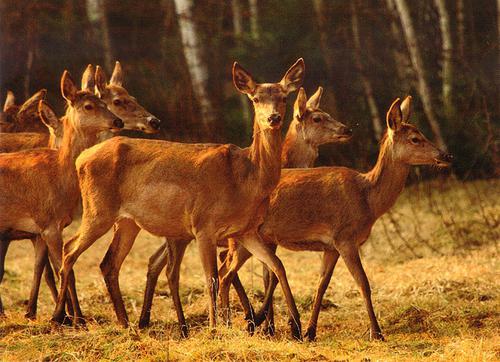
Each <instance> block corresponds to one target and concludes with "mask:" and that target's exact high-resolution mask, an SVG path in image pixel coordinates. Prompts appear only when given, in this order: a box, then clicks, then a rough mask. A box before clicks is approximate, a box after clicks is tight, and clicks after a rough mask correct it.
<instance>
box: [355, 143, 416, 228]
mask: <svg viewBox="0 0 500 362" xmlns="http://www.w3.org/2000/svg"><path fill="white" fill-rule="evenodd" d="M393 156H394V155H393V149H392V143H391V140H390V139H389V138H387V137H386V139H385V140H384V141H383V144H382V146H381V148H380V152H379V156H378V159H377V163H376V164H375V167H373V169H372V170H371V171H369V172H368V173H366V174H365V177H366V179H367V180H368V185H369V186H368V193H367V196H368V204H369V206H370V209H371V211H372V213H373V215H374V216H375V218H378V217H380V216H381V215H383V214H384V213H385V212H387V211H388V210H389V209H390V208H391V207H392V206H393V205H394V203H395V202H396V200H397V198H398V196H399V194H400V193H401V191H403V188H404V186H405V183H406V178H407V177H408V173H409V171H410V167H409V166H408V165H407V164H405V163H403V162H401V161H398V160H396V159H395V158H394V157H393Z"/></svg>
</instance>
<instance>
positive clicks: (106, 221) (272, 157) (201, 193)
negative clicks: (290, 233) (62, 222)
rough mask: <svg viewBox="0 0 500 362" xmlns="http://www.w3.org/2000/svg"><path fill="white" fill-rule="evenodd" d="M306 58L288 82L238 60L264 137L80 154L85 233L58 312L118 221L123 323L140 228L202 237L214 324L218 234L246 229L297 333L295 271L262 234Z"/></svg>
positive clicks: (72, 257)
mask: <svg viewBox="0 0 500 362" xmlns="http://www.w3.org/2000/svg"><path fill="white" fill-rule="evenodd" d="M304 68H305V67H304V62H303V60H302V59H299V60H298V61H297V62H296V63H295V64H294V65H293V66H292V67H291V68H290V69H289V70H288V71H287V72H286V74H285V76H284V77H283V79H282V80H281V81H280V82H279V83H263V84H258V83H256V82H255V81H254V79H253V78H252V76H251V75H250V73H248V72H247V71H246V70H244V69H243V68H242V67H241V66H240V65H239V64H238V63H235V64H234V66H233V81H234V85H235V86H236V88H237V89H238V90H239V91H240V92H242V93H245V94H247V95H248V97H249V98H250V99H252V101H253V104H254V109H255V119H254V139H253V143H252V145H251V146H250V147H249V148H246V149H240V148H238V147H236V146H234V145H217V144H182V143H174V142H166V141H155V140H136V139H128V138H124V137H116V138H113V139H111V140H108V141H106V142H103V143H102V144H101V145H98V146H96V147H93V148H91V149H89V150H87V151H85V152H83V153H82V155H81V156H80V157H79V158H78V160H77V163H76V165H77V170H78V175H79V182H80V188H81V190H82V201H83V217H82V223H81V226H80V229H79V232H78V233H77V235H76V236H74V237H73V238H72V239H70V240H69V241H67V242H66V243H65V245H64V260H63V265H62V269H61V289H60V294H59V299H58V305H57V308H56V310H55V312H54V315H53V320H55V321H58V322H60V321H62V318H63V316H64V299H65V297H66V296H65V291H66V287H67V285H68V276H69V273H70V272H71V271H72V268H73V265H74V263H75V262H76V260H77V258H78V257H79V255H80V254H81V253H82V252H84V251H85V250H86V249H87V248H89V247H90V245H92V244H93V243H94V242H95V240H97V239H98V238H99V237H101V236H102V235H104V233H106V232H107V231H108V230H109V229H110V228H111V226H113V224H115V223H116V226H115V235H114V237H113V241H112V244H111V246H110V248H109V250H108V252H107V253H106V256H105V257H104V260H103V262H102V263H101V270H102V272H103V274H104V278H105V280H106V285H107V288H108V291H109V293H110V295H111V299H112V301H113V304H114V307H115V311H117V315H118V320H119V322H120V323H121V324H122V325H124V326H126V325H127V324H128V318H127V313H126V310H125V307H124V305H123V300H122V298H121V293H120V289H119V283H118V275H119V270H120V267H121V264H122V262H123V260H124V258H125V257H126V255H127V254H128V252H129V251H130V248H131V246H132V244H133V242H134V240H135V237H136V235H137V233H138V232H139V230H140V229H145V230H147V231H149V232H150V233H152V234H155V235H161V236H165V237H167V238H169V239H171V240H172V241H173V242H179V243H184V242H186V240H191V239H193V238H195V239H196V240H197V241H198V247H199V249H200V257H201V259H202V264H203V268H204V270H205V276H206V283H207V289H208V291H209V295H210V302H211V308H210V310H209V315H210V326H211V327H212V328H214V327H215V325H216V312H217V309H216V297H217V290H218V275H217V258H216V246H217V241H218V240H221V239H225V238H227V237H229V236H233V235H239V236H240V240H241V242H242V243H243V245H245V247H246V248H248V249H249V250H250V252H252V253H254V254H255V255H256V256H257V257H258V258H259V259H261V260H263V261H264V262H266V263H267V264H268V265H270V267H271V269H272V270H273V271H274V272H275V273H276V274H277V275H278V278H279V281H280V284H281V285H282V287H283V290H284V294H285V295H286V299H287V303H288V307H289V311H290V314H291V318H292V319H293V320H295V322H296V323H295V330H294V332H295V337H297V338H300V336H301V335H300V320H299V314H298V311H297V308H296V306H295V302H294V300H293V296H292V293H291V291H290V287H289V286H288V282H287V280H286V274H285V270H284V268H283V265H282V264H281V262H280V261H279V259H278V258H277V257H276V256H275V255H273V254H272V253H270V252H268V250H267V249H266V248H265V247H264V245H263V244H262V242H261V240H260V239H259V238H258V236H257V227H258V225H259V224H260V223H261V222H262V220H263V216H264V213H265V212H266V209H267V206H268V198H269V195H270V194H271V192H272V190H273V189H274V187H275V186H276V184H277V182H278V180H279V175H280V172H281V167H280V154H281V133H280V132H281V124H282V119H283V116H284V113H285V105H286V99H287V96H288V94H289V93H291V92H293V91H294V90H296V89H298V88H299V86H300V85H301V83H302V79H303V75H304Z"/></svg>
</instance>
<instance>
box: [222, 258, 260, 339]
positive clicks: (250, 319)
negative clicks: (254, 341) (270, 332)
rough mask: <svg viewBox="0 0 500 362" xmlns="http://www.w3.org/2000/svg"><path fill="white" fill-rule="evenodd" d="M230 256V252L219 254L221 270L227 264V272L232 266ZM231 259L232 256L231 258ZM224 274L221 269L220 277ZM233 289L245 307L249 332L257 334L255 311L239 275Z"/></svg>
mask: <svg viewBox="0 0 500 362" xmlns="http://www.w3.org/2000/svg"><path fill="white" fill-rule="evenodd" d="M228 254H229V250H227V249H226V250H224V251H221V252H220V253H219V260H220V262H221V268H222V267H223V265H224V264H225V263H227V265H226V266H225V267H226V271H227V268H228V267H229V265H230V264H231V261H230V260H231V259H227V257H228ZM230 258H231V256H230ZM224 273H225V272H224ZM224 273H221V269H219V275H224ZM232 284H233V287H234V289H235V290H236V293H237V294H238V298H239V300H240V304H241V306H242V307H243V311H244V313H245V320H246V321H247V331H248V333H249V334H250V335H253V333H254V332H255V320H254V318H255V311H254V309H253V307H252V305H251V303H250V300H249V299H248V295H247V293H246V292H245V288H244V287H243V284H242V283H241V280H240V278H239V276H238V274H235V275H234V277H233V281H232Z"/></svg>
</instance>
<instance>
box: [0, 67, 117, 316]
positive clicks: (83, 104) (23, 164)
mask: <svg viewBox="0 0 500 362" xmlns="http://www.w3.org/2000/svg"><path fill="white" fill-rule="evenodd" d="M61 89H62V93H63V96H64V97H65V98H66V99H67V100H68V108H67V112H66V116H65V117H64V118H63V123H64V135H63V140H62V145H61V147H60V149H59V150H54V149H48V148H42V149H37V150H28V151H21V152H15V153H8V154H1V155H0V170H1V172H0V209H2V210H6V209H8V210H9V212H8V213H1V214H0V232H4V231H9V230H12V231H19V232H27V233H32V234H38V235H40V237H41V238H42V239H43V241H44V242H45V243H46V245H47V246H48V248H49V252H50V255H51V259H52V261H53V262H54V263H56V267H57V268H59V267H60V263H61V253H62V239H61V232H62V229H63V228H64V227H65V226H66V225H67V224H68V223H69V222H70V220H71V218H72V216H73V211H74V209H75V207H76V206H77V204H78V199H79V188H78V182H77V177H76V170H75V167H74V162H75V159H76V157H77V156H78V155H79V154H80V152H81V151H82V150H83V149H85V148H87V147H89V146H91V145H93V144H95V143H96V142H97V134H98V133H99V132H102V131H103V130H107V129H111V128H114V127H115V125H116V116H115V115H114V114H112V113H111V112H110V111H109V110H108V109H107V108H106V105H105V104H104V103H102V102H101V101H100V100H99V99H98V98H97V97H96V96H95V95H93V94H91V93H89V92H87V91H77V89H76V87H75V86H74V83H73V81H72V80H71V78H70V77H69V74H68V73H67V72H65V73H64V74H63V77H62V79H61ZM40 107H41V108H42V109H43V108H44V107H45V105H44V103H43V102H41V103H40ZM72 284H73V283H72ZM70 292H71V295H72V299H73V303H74V305H77V301H76V293H75V289H74V285H72V287H71V290H70ZM75 313H76V314H77V317H79V314H81V312H79V311H78V310H76V309H75Z"/></svg>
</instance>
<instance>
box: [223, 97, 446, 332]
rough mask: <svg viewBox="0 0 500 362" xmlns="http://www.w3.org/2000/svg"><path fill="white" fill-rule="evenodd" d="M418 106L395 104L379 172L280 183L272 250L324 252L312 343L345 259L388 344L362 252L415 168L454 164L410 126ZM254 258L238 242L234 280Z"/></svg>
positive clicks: (231, 263) (331, 172) (267, 234)
mask: <svg viewBox="0 0 500 362" xmlns="http://www.w3.org/2000/svg"><path fill="white" fill-rule="evenodd" d="M410 102H411V97H407V98H406V99H405V101H404V102H403V103H402V104H401V102H400V100H399V99H397V100H396V101H394V103H393V104H392V105H391V107H390V109H389V111H388V113H387V132H386V135H385V137H384V139H383V140H382V141H381V147H380V153H379V157H378V161H377V163H376V165H375V167H374V168H373V169H372V170H371V171H369V172H367V173H359V172H357V171H354V170H352V169H348V168H345V167H321V168H314V169H288V170H283V172H282V175H281V179H280V183H279V184H278V186H277V188H276V189H275V191H274V192H273V194H272V195H271V201H270V207H269V211H268V214H267V217H266V219H265V222H264V223H263V224H262V226H261V227H260V229H259V231H260V233H261V235H262V237H263V239H264V240H265V241H266V242H267V243H268V245H269V247H270V248H271V249H272V250H275V249H276V247H277V246H283V247H285V248H287V249H290V250H297V251H298V250H308V251H323V253H324V254H323V261H322V266H321V278H320V283H319V286H318V290H317V293H316V296H315V300H314V307H313V313H312V316H311V319H310V320H309V325H308V329H307V332H306V337H308V338H309V339H310V340H313V339H314V338H315V335H316V325H317V320H318V315H319V311H320V306H321V300H322V298H323V295H324V293H325V291H326V288H327V286H328V284H329V282H330V278H331V276H332V273H333V269H334V267H335V264H336V262H337V260H338V257H339V255H340V256H342V258H343V259H344V261H345V263H346V266H347V268H348V269H349V271H350V272H351V274H352V276H353V278H354V279H355V281H356V282H357V284H358V286H359V287H360V289H361V292H362V295H363V298H364V300H365V304H366V308H367V311H368V316H369V318H370V323H371V328H370V331H371V333H370V335H371V337H373V338H376V339H383V337H382V333H381V330H380V327H379V324H378V322H377V319H376V316H375V312H374V311H373V306H372V301H371V296H370V285H369V283H368V279H367V277H366V274H365V272H364V269H363V266H362V264H361V260H360V258H359V248H360V246H361V245H362V244H363V243H364V242H365V241H366V240H367V239H368V237H369V235H370V231H371V228H372V226H373V224H374V223H375V221H376V220H377V219H378V218H379V217H380V216H382V215H383V214H384V213H385V212H387V210H389V209H390V208H391V207H392V205H393V204H394V203H395V202H396V199H397V197H398V196H399V194H400V193H401V191H402V190H403V187H404V185H405V181H406V178H407V175H408V172H409V169H410V166H411V165H436V166H438V167H445V166H448V165H449V163H450V161H451V159H452V157H451V155H448V154H445V153H443V152H442V151H440V150H439V149H437V148H436V147H435V146H434V145H433V144H432V143H431V142H430V141H429V140H427V139H426V138H425V137H424V136H423V135H422V134H421V133H420V132H419V131H418V129H417V128H416V127H415V126H413V125H410V124H408V123H406V122H407V121H408V118H409V115H410ZM400 105H401V107H400ZM249 257H250V254H249V253H248V252H247V251H246V250H245V248H244V247H242V246H240V245H239V244H235V243H231V244H230V256H229V257H228V258H227V259H226V265H225V268H227V269H229V272H228V275H231V273H233V275H234V273H235V272H236V271H237V270H238V269H239V268H240V267H241V266H242V265H243V263H244V262H245V261H246V260H247V259H248V258H249ZM225 268H223V269H225ZM271 279H272V280H271V283H270V287H269V288H268V290H267V291H266V297H265V301H264V306H263V307H262V309H261V311H260V312H259V313H258V314H257V316H256V318H255V320H256V323H257V325H258V324H259V323H261V322H262V321H263V320H264V318H265V314H266V312H267V310H268V306H269V305H270V303H271V299H272V293H273V291H274V288H275V287H276V283H277V281H276V278H275V277H274V276H273V275H271ZM221 294H222V288H221Z"/></svg>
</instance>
